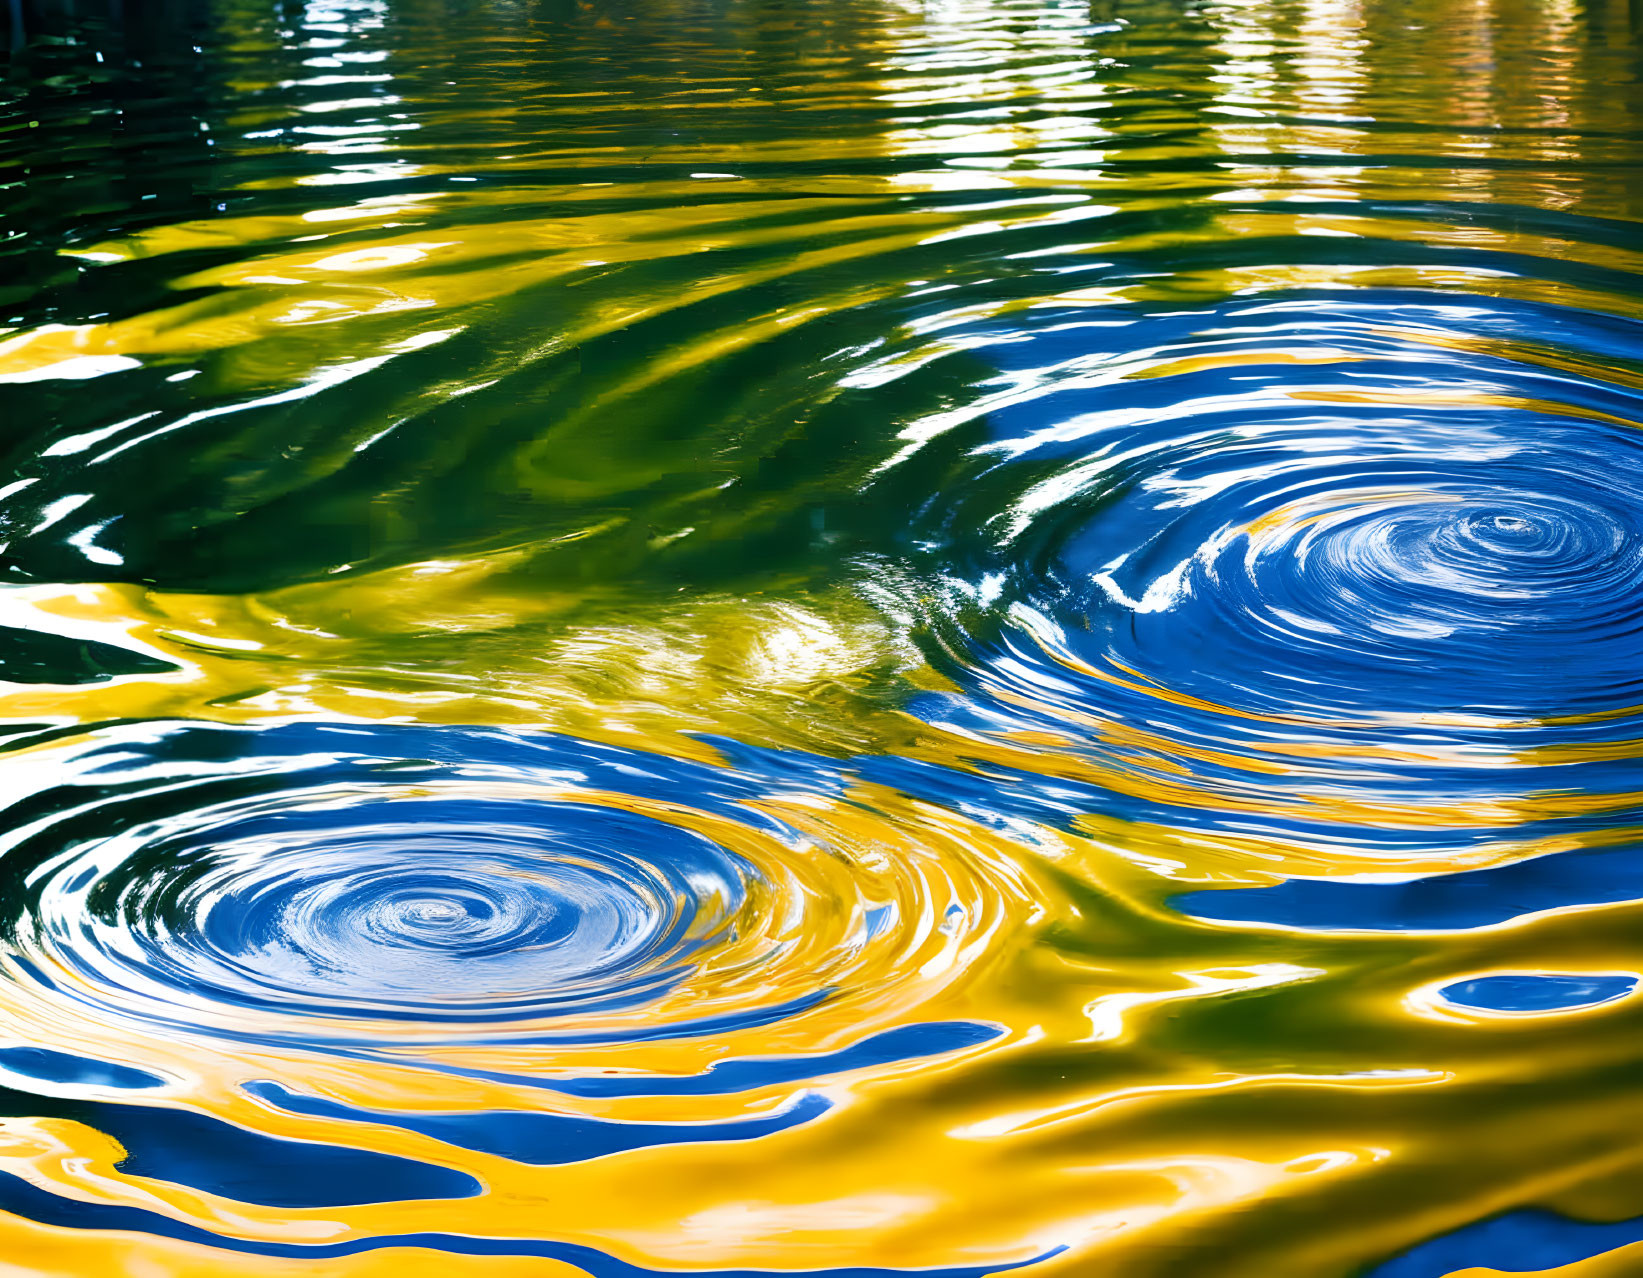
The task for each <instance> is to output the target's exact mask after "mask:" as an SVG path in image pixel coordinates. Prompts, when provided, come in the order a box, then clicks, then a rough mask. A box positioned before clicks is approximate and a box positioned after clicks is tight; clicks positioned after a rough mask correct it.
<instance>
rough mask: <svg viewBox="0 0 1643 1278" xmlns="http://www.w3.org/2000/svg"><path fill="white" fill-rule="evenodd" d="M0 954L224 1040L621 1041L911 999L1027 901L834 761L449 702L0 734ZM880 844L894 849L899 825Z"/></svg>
mask: <svg viewBox="0 0 1643 1278" xmlns="http://www.w3.org/2000/svg"><path fill="white" fill-rule="evenodd" d="M14 762H15V764H16V765H17V766H18V767H19V768H24V767H29V766H32V767H35V768H36V769H38V772H39V776H40V778H41V780H42V785H41V786H40V788H39V790H38V791H37V792H36V793H35V794H34V795H33V796H32V797H31V798H30V799H29V800H28V802H27V804H26V807H27V809H28V810H27V813H26V814H24V815H23V818H22V819H20V820H19V821H18V822H17V823H16V829H15V832H14V833H13V834H12V835H10V836H9V837H8V839H7V840H6V845H5V847H4V849H3V850H0V865H3V867H4V879H3V883H4V889H5V892H6V897H5V902H4V909H5V920H4V924H5V929H6V938H5V939H6V942H7V947H8V948H9V949H10V951H11V954H10V957H9V960H8V964H7V965H8V966H9V967H10V969H11V972H12V975H13V976H14V977H15V978H16V979H18V980H19V981H22V982H24V983H26V984H29V985H32V986H34V987H36V988H37V989H45V990H46V991H47V992H48V993H49V996H52V997H57V996H67V997H69V998H71V999H73V1000H75V1001H76V1002H77V1003H78V1004H79V1005H80V1006H82V1007H83V1008H87V1009H94V1010H95V1011H96V1012H97V1013H99V1014H100V1015H104V1016H107V1017H112V1018H117V1019H122V1020H127V1021H130V1020H137V1021H139V1022H142V1023H144V1024H146V1025H147V1026H149V1027H151V1028H160V1029H165V1030H174V1031H178V1032H188V1033H196V1032H200V1031H204V1032H206V1033H211V1034H217V1035H226V1036H228V1037H231V1038H235V1039H240V1040H245V1041H260V1042H276V1043H293V1042H300V1043H302V1044H305V1045H326V1044H329V1045H332V1046H341V1047H347V1046H349V1045H354V1046H360V1045H369V1044H371V1043H378V1044H381V1043H385V1042H394V1043H407V1042H411V1043H414V1042H426V1043H457V1044H460V1043H484V1042H498V1043H507V1042H514V1043H520V1042H533V1041H540V1042H549V1041H564V1042H581V1043H596V1042H604V1041H610V1042H619V1041H623V1040H625V1039H628V1038H655V1037H658V1036H662V1037H678V1036H689V1035H692V1034H706V1033H715V1034H723V1033H725V1032H728V1031H731V1030H734V1029H736V1028H739V1027H743V1026H751V1025H770V1024H772V1023H774V1022H779V1021H781V1020H783V1019H784V1018H789V1017H797V1016H800V1015H801V1014H802V1013H804V1012H806V1011H808V1010H809V1009H812V1008H815V1007H818V1006H821V1005H823V1004H830V1005H837V1004H841V1003H843V1004H849V1005H853V1006H854V1007H855V1008H856V1009H857V1011H858V1012H859V1015H860V1016H861V1018H862V1023H863V1024H864V1025H865V1024H867V1023H870V1022H871V1020H872V1018H873V1016H874V1015H875V1010H877V1011H881V1012H886V1013H889V1014H892V1015H895V1016H904V1015H906V1014H908V1013H911V1012H915V1011H916V1009H917V1008H918V1006H919V1005H920V1004H921V1002H922V1001H923V1000H924V999H925V998H926V997H927V996H929V995H930V994H931V993H933V992H935V991H937V990H940V989H942V988H944V987H945V986H946V985H948V984H949V983H950V982H951V981H952V980H953V979H954V978H956V977H957V976H959V975H960V974H962V972H963V971H964V969H965V967H966V966H967V965H968V963H969V962H970V960H971V959H972V958H974V957H975V956H977V955H978V954H981V953H983V952H985V950H986V948H987V946H988V944H989V943H990V940H991V939H993V938H996V934H997V932H998V931H999V929H1000V928H1002V927H1005V926H1008V925H1009V924H1010V923H1011V922H1012V921H1013V920H1016V919H1019V918H1020V917H1021V916H1022V915H1023V914H1024V913H1025V912H1026V910H1027V907H1028V904H1029V900H1030V898H1029V894H1028V893H1027V891H1026V889H1025V885H1024V884H1023V883H1022V882H1021V880H1020V872H1019V871H1018V870H1016V869H1015V868H1013V867H1011V866H1009V865H1007V864H1002V863H994V862H989V861H988V860H986V859H985V858H984V857H983V856H982V855H981V854H979V853H977V852H975V851H974V850H973V849H970V848H967V847H965V846H963V845H962V844H961V843H959V842H957V841H955V840H949V839H944V838H943V837H942V835H941V834H940V832H939V831H925V832H922V833H920V834H919V835H918V837H917V840H916V846H910V847H908V848H906V849H903V848H901V847H900V846H899V845H901V844H904V843H906V842H907V838H906V836H905V835H903V836H891V835H888V834H886V835H884V836H883V838H876V837H875V835H874V832H873V831H874V818H873V816H872V813H871V812H870V811H869V810H868V809H867V808H865V807H862V806H861V805H858V804H851V803H844V802H840V801H839V797H838V794H837V791H838V790H839V789H840V786H839V782H838V779H837V776H836V775H830V774H827V773H825V772H823V771H818V772H817V774H816V775H814V776H803V775H801V774H794V775H788V776H783V777H779V778H778V777H771V776H761V775H758V774H756V773H750V772H746V771H738V770H735V769H732V768H729V767H709V766H704V765H698V764H691V763H685V762H681V761H677V760H673V759H667V758H663V757H661V756H650V755H644V754H639V753H635V752H629V751H622V750H619V749H609V748H602V747H598V746H593V745H586V744H581V743H576V742H572V741H569V740H566V739H559V738H549V737H536V738H523V737H518V736H513V735H510V734H507V733H503V732H493V731H486V730H467V729H440V730H437V731H428V730H423V729H416V728H371V729H362V728H351V727H341V726H338V727H323V726H321V727H316V726H301V727H283V728H273V729H266V730H261V731H253V730H247V729H236V728H219V727H207V726H200V725H190V726H180V725H161V726H160V727H158V728H155V727H143V728H136V727H130V728H118V729H110V730H105V731H104V732H101V733H98V734H95V735H94V736H92V737H90V738H85V739H79V740H76V741H75V742H72V743H70V744H69V745H67V746H53V747H44V748H39V749H36V750H34V751H32V752H24V754H23V755H21V756H18V757H16V758H15V760H14ZM898 851H901V852H905V854H903V855H897V854H896V853H897V852H898Z"/></svg>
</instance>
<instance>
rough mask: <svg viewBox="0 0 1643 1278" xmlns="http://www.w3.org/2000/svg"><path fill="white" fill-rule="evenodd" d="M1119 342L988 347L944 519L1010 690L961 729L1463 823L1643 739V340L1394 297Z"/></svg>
mask: <svg viewBox="0 0 1643 1278" xmlns="http://www.w3.org/2000/svg"><path fill="white" fill-rule="evenodd" d="M1462 310H1464V312H1465V314H1464V315H1462V314H1461V312H1462ZM1463 319H1464V320H1465V329H1462V327H1461V321H1462V320H1463ZM1113 328H1114V326H1112V325H1098V324H1093V323H1090V322H1088V321H1087V320H1083V319H1081V318H1080V317H1079V316H1078V315H1077V314H1076V313H1071V312H1068V313H1063V314H1061V315H1059V316H1055V317H1052V318H1051V319H1050V320H1048V321H1046V322H1043V323H1042V324H1041V325H1040V326H1039V327H1036V328H1034V329H1033V330H1031V331H1030V332H1027V333H1025V334H1024V333H1023V332H1021V331H1014V332H1011V333H1004V332H1002V331H1001V332H998V333H996V334H992V335H989V334H988V333H986V332H979V333H976V334H973V335H972V338H971V340H970V341H969V342H968V344H967V349H968V352H969V354H970V356H972V357H973V356H974V355H975V353H976V352H977V351H978V350H979V351H986V352H987V354H988V355H989V356H990V357H991V358H992V359H993V361H994V362H995V364H996V366H997V368H998V373H997V375H996V376H995V377H994V378H993V379H992V380H991V382H990V383H989V385H988V386H987V388H986V393H985V394H984V395H983V396H982V397H981V398H980V399H979V400H978V401H977V403H976V405H975V406H974V408H973V409H971V410H968V411H967V412H966V413H964V414H949V415H948V417H947V419H945V420H942V421H938V422H934V423H931V426H930V429H928V430H927V431H926V432H925V433H926V434H927V435H928V436H931V437H935V436H938V435H940V434H941V433H942V432H943V431H945V432H947V433H950V434H953V435H954V437H963V438H964V439H965V440H966V441H967V443H968V446H969V450H970V455H971V459H972V460H971V463H970V468H969V472H968V474H967V475H966V478H965V482H964V484H963V485H962V488H961V489H960V488H958V487H956V486H955V488H954V489H953V490H952V491H962V493H963V494H964V495H963V497H962V498H961V499H960V500H959V501H957V502H948V501H947V500H946V498H945V497H944V499H943V502H942V503H941V504H940V505H939V506H932V508H931V511H930V514H929V516H928V518H927V519H926V520H925V521H924V522H922V523H921V524H920V525H919V526H918V527H917V528H916V530H915V536H917V537H918V538H919V543H920V546H921V548H923V549H925V550H933V553H934V555H935V556H936V557H937V560H938V562H933V563H932V565H931V568H930V571H931V572H932V573H933V574H942V575H945V576H946V578H947V580H948V582H949V584H950V589H949V592H948V599H949V601H950V604H951V607H950V609H949V610H948V611H947V612H946V614H945V615H944V618H943V619H942V621H941V622H940V623H939V625H938V626H937V630H936V633H937V638H938V640H939V648H940V651H941V656H942V659H943V660H945V662H946V663H947V667H948V669H949V670H950V671H951V672H953V673H954V674H955V676H956V677H957V678H958V679H959V681H960V682H961V684H962V685H963V686H966V687H969V688H972V689H977V690H980V691H983V692H987V693H990V694H992V696H991V698H990V699H989V700H988V701H987V702H985V703H984V705H983V707H982V708H980V709H970V708H965V709H961V710H960V711H958V713H959V714H960V715H969V716H970V717H971V718H977V717H979V718H981V719H983V720H987V718H988V716H991V726H992V727H995V728H997V727H1007V728H1020V727H1022V726H1023V725H1024V723H1025V724H1026V725H1027V726H1033V727H1040V728H1045V729H1053V730H1057V731H1060V732H1062V733H1065V732H1067V731H1078V730H1080V729H1081V728H1082V729H1087V728H1089V727H1090V726H1092V725H1094V726H1098V727H1100V725H1113V726H1112V728H1111V729H1110V730H1109V729H1108V728H1104V727H1103V728H1101V731H1103V732H1106V733H1107V734H1108V737H1109V738H1110V737H1111V733H1112V732H1120V733H1122V734H1123V740H1124V741H1125V742H1127V743H1129V744H1130V745H1136V744H1137V743H1139V745H1140V747H1141V749H1142V750H1143V751H1146V750H1153V751H1155V752H1162V753H1166V754H1167V753H1171V752H1174V754H1175V757H1176V759H1177V761H1178V762H1177V766H1176V772H1179V770H1180V769H1179V766H1178V764H1179V760H1180V759H1183V758H1186V759H1189V760H1190V764H1189V766H1190V767H1191V769H1192V772H1193V774H1194V775H1195V776H1196V777H1198V778H1200V779H1209V780H1210V782H1211V784H1213V785H1216V786H1220V787H1221V789H1222V791H1223V793H1225V791H1226V786H1227V785H1228V784H1231V783H1230V782H1228V781H1227V778H1228V777H1231V776H1232V775H1233V774H1235V773H1239V772H1240V771H1242V772H1243V777H1242V780H1241V781H1239V782H1238V784H1244V785H1246V786H1247V785H1248V783H1249V775H1250V772H1249V768H1246V767H1245V765H1246V764H1247V765H1250V768H1253V769H1256V770H1259V769H1265V770H1266V771H1267V772H1272V771H1273V769H1274V768H1275V767H1279V766H1281V767H1282V768H1283V769H1284V772H1283V773H1282V774H1275V775H1284V776H1286V777H1287V779H1285V780H1283V781H1282V785H1283V786H1284V787H1287V788H1288V789H1289V790H1291V791H1293V789H1294V776H1295V775H1296V774H1297V771H1298V770H1301V769H1304V768H1310V769H1312V771H1313V772H1314V773H1315V774H1316V775H1318V776H1320V777H1327V778H1328V780H1329V784H1330V785H1331V786H1332V787H1335V788H1337V790H1338V788H1339V787H1340V786H1342V785H1348V786H1352V787H1356V788H1357V790H1358V791H1359V792H1360V795H1361V793H1362V791H1363V790H1365V789H1370V790H1374V791H1376V793H1377V794H1378V796H1380V797H1381V798H1385V797H1387V796H1388V795H1389V794H1392V793H1393V792H1395V791H1397V790H1398V788H1399V787H1400V786H1405V787H1412V789H1411V790H1410V793H1411V794H1415V793H1417V792H1418V797H1419V798H1421V799H1422V800H1425V801H1441V802H1446V803H1447V802H1451V801H1452V800H1453V799H1454V797H1455V796H1456V795H1457V793H1460V792H1462V791H1464V790H1466V789H1467V787H1468V786H1472V788H1473V789H1474V790H1477V789H1479V788H1480V787H1478V786H1477V785H1474V784H1473V783H1472V782H1469V781H1467V780H1465V779H1464V776H1465V773H1466V769H1467V768H1469V767H1471V766H1472V765H1473V764H1474V763H1477V762H1479V761H1480V760H1481V762H1482V763H1484V764H1485V765H1486V766H1488V767H1490V768H1492V769H1493V773H1492V775H1491V776H1490V777H1489V778H1488V779H1487V781H1486V782H1485V783H1484V784H1483V785H1482V787H1481V788H1482V789H1483V790H1486V791H1488V792H1490V793H1492V794H1495V795H1498V794H1500V793H1502V789H1501V785H1502V781H1503V769H1506V768H1507V767H1508V766H1509V764H1510V763H1511V759H1510V758H1509V757H1507V758H1503V754H1509V752H1511V751H1515V750H1520V749H1525V748H1534V747H1551V748H1563V747H1566V746H1569V745H1571V744H1575V743H1581V742H1584V743H1587V744H1592V743H1597V742H1602V741H1608V742H1616V741H1620V740H1623V739H1626V738H1627V737H1628V736H1632V735H1635V714H1634V713H1633V712H1634V709H1635V708H1636V707H1638V706H1639V705H1640V704H1643V676H1640V674H1639V672H1640V670H1643V660H1640V659H1643V594H1640V593H1639V591H1638V589H1637V581H1638V580H1639V572H1640V569H1643V495H1640V494H1643V432H1640V427H1639V424H1640V423H1643V390H1640V387H1643V379H1640V378H1639V377H1638V375H1637V371H1636V370H1635V368H1633V367H1632V364H1631V362H1630V361H1629V360H1628V358H1627V356H1626V355H1625V352H1626V351H1627V350H1628V349H1635V343H1636V340H1637V334H1636V329H1635V325H1633V324H1631V323H1630V322H1628V321H1624V320H1620V319H1614V318H1608V317H1598V316H1593V315H1589V314H1587V315H1583V314H1581V313H1579V312H1574V311H1560V310H1557V309H1555V308H1548V307H1543V306H1538V305H1530V304H1524V303H1510V302H1505V301H1497V302H1494V303H1491V304H1489V305H1488V306H1487V307H1485V306H1482V305H1479V304H1477V303H1475V302H1469V303H1468V304H1467V306H1466V307H1465V308H1460V307H1454V306H1450V305H1448V304H1445V303H1443V302H1441V301H1437V300H1434V299H1432V298H1430V297H1422V296H1421V295H1419V294H1413V293H1397V292H1392V291H1384V292H1380V293H1376V294H1373V295H1366V296H1364V297H1362V298H1361V299H1360V300H1353V301H1350V302H1346V301H1342V300H1340V299H1337V298H1325V297H1307V296H1302V297H1297V298H1293V299H1287V300H1278V301H1274V300H1271V299H1263V300H1261V301H1258V302H1235V303H1229V304H1225V305H1222V306H1219V307H1214V308H1210V309H1206V310H1202V311H1196V312H1191V313H1187V314H1174V315H1155V316H1152V317H1148V318H1145V319H1142V320H1139V321H1136V322H1135V323H1131V324H1127V325H1122V326H1118V327H1117V332H1116V334H1115V333H1114V332H1113V331H1112V330H1113ZM1467 333H1470V334H1472V336H1468V335H1467ZM1115 337H1116V338H1117V339H1118V340H1117V343H1116V344H1115ZM947 340H952V339H951V337H950V335H949V336H948V338H947ZM1109 345H1110V346H1111V347H1112V348H1111V349H1109ZM1137 345H1139V346H1140V349H1139V350H1137V349H1136V346H1137ZM938 427H939V429H938ZM977 530H980V532H979V534H978V531H977ZM955 563H956V564H958V565H959V566H960V567H959V570H958V571H957V572H953V571H952V565H954V564H955ZM1508 730H1510V731H1509V732H1508ZM1211 752H1213V753H1211ZM1274 756H1276V757H1277V759H1278V760H1279V762H1278V763H1277V764H1274V763H1273V762H1272V760H1273V759H1274ZM1594 758H1595V756H1594ZM1400 769H1401V770H1402V776H1401V779H1400V776H1399V770H1400ZM1586 781H1591V778H1590V777H1587V778H1583V779H1582V784H1581V785H1580V786H1579V787H1578V788H1587V787H1586V785H1585V782H1586ZM1537 782H1538V783H1537V786H1536V788H1537V789H1538V788H1544V787H1545V785H1546V779H1545V777H1544V776H1542V777H1540V778H1538V779H1537ZM1257 784H1259V782H1257ZM1593 785H1594V787H1595V788H1596V789H1600V790H1602V789H1609V788H1612V787H1610V786H1608V784H1607V783H1606V782H1604V781H1603V780H1602V779H1598V780H1597V781H1596V782H1594V783H1593ZM1268 788H1269V789H1270V786H1269V787H1268ZM1571 788H1576V787H1571ZM1504 792H1505V793H1507V794H1510V793H1511V790H1510V789H1507V790H1506V791H1504ZM1300 797H1301V798H1302V799H1303V800H1305V799H1307V798H1309V797H1310V796H1306V795H1302V796H1300Z"/></svg>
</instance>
